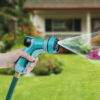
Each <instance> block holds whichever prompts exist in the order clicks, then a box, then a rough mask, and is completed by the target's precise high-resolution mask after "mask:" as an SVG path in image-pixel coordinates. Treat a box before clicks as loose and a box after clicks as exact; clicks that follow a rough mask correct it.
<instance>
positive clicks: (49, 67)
mask: <svg viewBox="0 0 100 100" xmlns="http://www.w3.org/2000/svg"><path fill="white" fill-rule="evenodd" d="M61 65H62V63H61V62H59V61H58V60H57V59H56V58H55V57H54V55H50V54H42V55H39V63H38V64H37V65H36V67H35V68H34V69H33V71H32V72H33V73H34V74H35V75H50V74H51V73H54V74H58V73H61V72H62V69H61V68H60V67H59V66H61Z"/></svg>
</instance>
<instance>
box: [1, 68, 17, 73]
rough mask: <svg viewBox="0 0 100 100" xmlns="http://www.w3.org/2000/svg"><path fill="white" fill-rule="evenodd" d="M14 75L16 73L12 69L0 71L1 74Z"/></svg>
mask: <svg viewBox="0 0 100 100" xmlns="http://www.w3.org/2000/svg"><path fill="white" fill-rule="evenodd" d="M14 73H15V71H14V70H12V69H10V68H4V69H0V74H6V75H13V74H14Z"/></svg>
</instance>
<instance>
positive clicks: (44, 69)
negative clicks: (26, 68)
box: [33, 66, 51, 75]
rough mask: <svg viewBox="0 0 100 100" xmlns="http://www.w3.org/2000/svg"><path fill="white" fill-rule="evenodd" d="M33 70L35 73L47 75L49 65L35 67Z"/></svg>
mask: <svg viewBox="0 0 100 100" xmlns="http://www.w3.org/2000/svg"><path fill="white" fill-rule="evenodd" d="M33 72H34V74H35V75H49V74H50V73H51V71H50V67H48V66H40V67H35V68H34V70H33Z"/></svg>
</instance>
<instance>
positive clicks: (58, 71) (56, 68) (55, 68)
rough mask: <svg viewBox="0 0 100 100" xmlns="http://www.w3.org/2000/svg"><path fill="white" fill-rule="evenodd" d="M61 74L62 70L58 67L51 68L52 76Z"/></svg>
mask: <svg viewBox="0 0 100 100" xmlns="http://www.w3.org/2000/svg"><path fill="white" fill-rule="evenodd" d="M61 72H62V68H60V67H59V66H55V67H54V68H53V73H54V74H59V73H61Z"/></svg>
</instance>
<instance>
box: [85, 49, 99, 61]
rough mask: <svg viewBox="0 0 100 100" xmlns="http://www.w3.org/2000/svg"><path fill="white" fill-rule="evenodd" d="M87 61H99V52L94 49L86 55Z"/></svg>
mask: <svg viewBox="0 0 100 100" xmlns="http://www.w3.org/2000/svg"><path fill="white" fill-rule="evenodd" d="M86 58H87V59H93V60H99V59H100V50H99V49H96V50H93V51H92V52H90V53H89V54H88V55H86Z"/></svg>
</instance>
